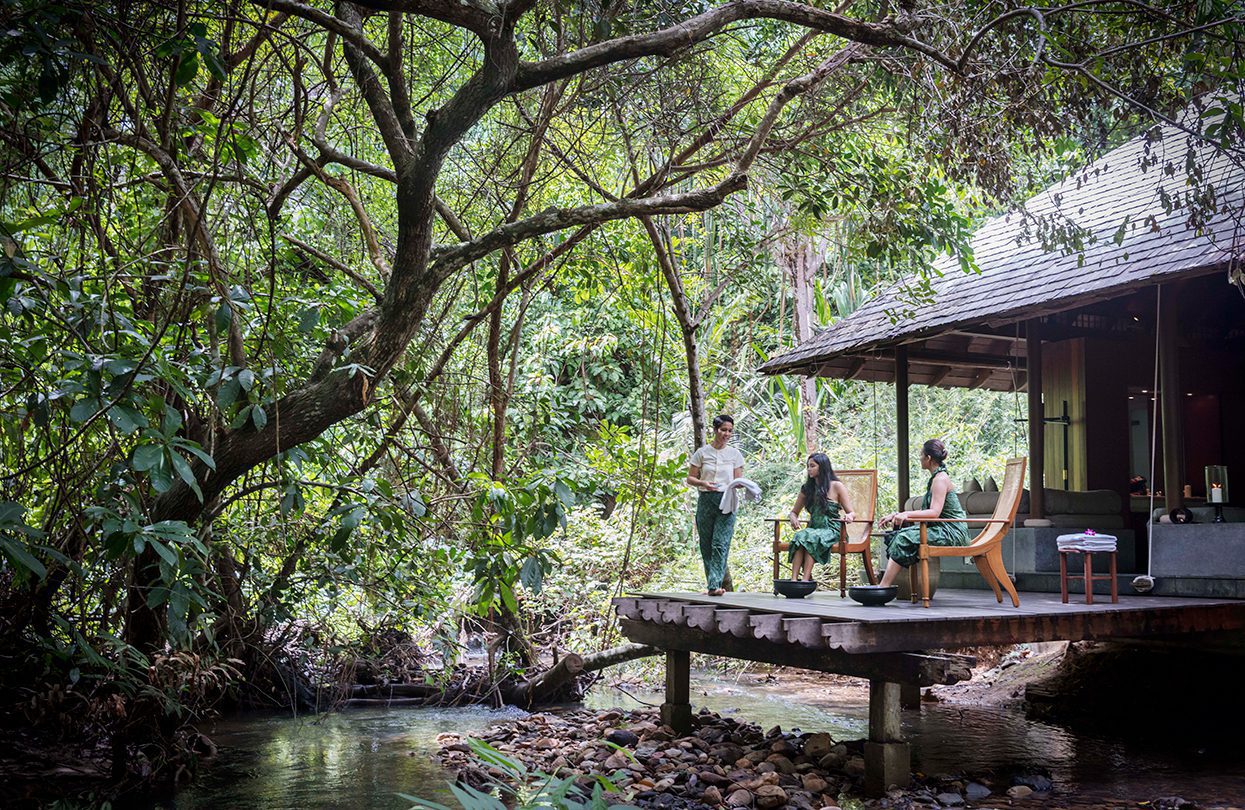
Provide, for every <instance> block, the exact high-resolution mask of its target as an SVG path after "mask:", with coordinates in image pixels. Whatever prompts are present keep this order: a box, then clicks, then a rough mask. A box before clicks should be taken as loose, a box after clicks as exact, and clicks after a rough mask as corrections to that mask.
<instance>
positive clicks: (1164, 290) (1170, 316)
mask: <svg viewBox="0 0 1245 810" xmlns="http://www.w3.org/2000/svg"><path fill="white" fill-rule="evenodd" d="M1159 289H1160V290H1161V294H1162V296H1163V300H1162V303H1161V305H1160V308H1159V318H1158V330H1159V403H1158V405H1159V408H1158V410H1160V411H1161V413H1162V423H1163V493H1164V497H1165V498H1166V501H1167V503H1166V504H1164V505H1165V506H1166V508H1167V511H1169V512H1170V511H1171V510H1173V509H1178V508H1180V507H1182V506H1184V477H1185V466H1184V396H1183V395H1182V394H1181V393H1180V343H1179V342H1178V341H1179V337H1180V320H1179V317H1178V315H1179V307H1178V306H1177V303H1178V301H1179V299H1178V298H1177V295H1176V292H1177V290H1178V289H1179V288H1178V287H1177V286H1176V285H1175V284H1164V285H1163V286H1162V287H1160V288H1159ZM1150 486H1152V487H1153V486H1154V482H1153V481H1151V482H1150Z"/></svg>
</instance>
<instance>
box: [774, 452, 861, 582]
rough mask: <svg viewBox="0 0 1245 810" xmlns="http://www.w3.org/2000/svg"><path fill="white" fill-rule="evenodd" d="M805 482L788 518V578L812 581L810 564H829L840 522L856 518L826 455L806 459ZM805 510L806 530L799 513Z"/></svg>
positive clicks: (837, 541)
mask: <svg viewBox="0 0 1245 810" xmlns="http://www.w3.org/2000/svg"><path fill="white" fill-rule="evenodd" d="M807 472H808V480H807V481H805V482H804V486H802V487H800V494H799V496H798V497H797V498H796V499H795V506H793V507H792V508H791V512H790V514H789V515H788V519H789V520H790V521H791V527H792V528H793V529H795V530H796V532H795V535H794V536H793V537H792V538H791V548H790V550H789V551H788V559H790V560H791V578H792V579H804V580H809V579H812V578H813V563H814V562H819V563H822V564H823V565H824V564H825V563H828V562H830V555H831V553H832V551H833V549H834V547H835V546H836V545H838V543H839V540H840V539H841V537H840V526H841V521H840V518H839V515H840V514H842V520H845V521H847V522H848V523H851V522H852V520H853V518H854V517H855V516H854V515H853V514H852V505H851V503H850V502H849V500H848V494H847V487H846V486H844V485H843V482H842V481H840V480H839V477H838V476H837V475H835V474H834V468H833V467H831V466H830V459H829V458H827V457H826V454H825V453H813V454H812V455H811V456H809V457H808V466H807ZM805 508H807V509H808V528H807V529H801V528H800V510H801V509H805Z"/></svg>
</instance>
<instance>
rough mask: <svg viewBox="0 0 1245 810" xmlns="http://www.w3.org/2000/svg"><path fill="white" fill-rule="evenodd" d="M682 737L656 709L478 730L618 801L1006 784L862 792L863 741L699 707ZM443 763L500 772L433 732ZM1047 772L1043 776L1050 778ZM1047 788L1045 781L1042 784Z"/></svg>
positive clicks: (882, 802) (844, 795)
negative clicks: (613, 793)
mask: <svg viewBox="0 0 1245 810" xmlns="http://www.w3.org/2000/svg"><path fill="white" fill-rule="evenodd" d="M693 724H694V725H695V726H696V729H695V731H694V732H693V733H692V734H690V735H688V736H685V737H680V736H678V735H677V734H675V733H674V731H673V730H672V729H671V728H670V727H669V726H664V725H662V724H661V721H660V720H659V718H658V716H657V713H656V712H655V711H653V710H636V711H621V710H613V711H607V712H599V713H598V712H593V711H587V710H580V711H572V712H567V713H561V714H549V713H544V714H533V715H529V716H528V717H526V718H524V719H522V720H516V721H512V722H508V723H504V724H500V725H497V726H492V727H490V728H489V729H488V730H486V731H485V732H484V733H483V734H481V735H479V739H481V740H482V741H484V742H486V743H488V744H489V745H491V746H493V747H494V748H496V749H497V750H499V751H501V752H502V753H504V754H506V755H507V756H509V757H512V758H514V759H517V760H519V761H521V762H522V763H523V764H524V765H525V766H526V767H527V768H529V769H531V770H533V771H537V772H541V773H547V774H553V775H555V776H558V777H562V778H576V779H577V780H578V781H579V783H580V785H581V786H582V787H584V788H585V790H588V791H590V790H591V789H592V786H593V785H594V784H596V782H595V780H594V779H593V777H594V776H596V775H602V776H605V777H607V778H608V779H610V781H611V782H612V783H613V784H614V785H615V786H616V787H617V788H618V789H619V791H620V795H619V796H618V797H617V799H618V802H619V803H624V802H625V803H630V804H634V805H637V806H640V807H657V808H662V810H682V809H683V808H687V810H707V809H708V808H719V807H724V808H728V809H734V810H746V809H747V808H758V809H759V810H773V809H774V808H794V809H795V810H825V809H827V808H831V809H832V808H838V807H840V806H841V805H840V803H848V804H850V805H851V806H853V807H862V806H864V807H877V808H891V809H892V810H907V809H908V808H919V807H928V808H932V807H964V806H976V807H981V806H989V805H983V804H981V803H982V802H989V801H993V802H995V803H996V804H997V805H1000V806H1006V805H1008V804H1009V803H1010V802H1009V797H1008V795H1007V788H1008V787H1009V785H1010V783H1006V784H1004V783H999V784H992V783H991V782H990V781H988V780H987V779H985V778H977V779H974V780H972V781H969V780H967V779H957V778H954V777H950V776H928V777H927V776H924V775H922V774H916V775H915V776H914V778H913V782H912V784H911V785H910V786H909V787H908V788H907V789H905V790H892V791H891V792H890V793H888V794H887V796H886V797H884V798H882V799H877V800H872V801H867V802H866V801H865V800H863V799H862V798H860V797H861V796H862V795H863V782H864V770H865V763H864V758H863V756H862V753H863V746H864V741H863V740H854V741H836V740H834V739H832V738H831V737H830V735H829V734H825V733H801V732H799V731H792V732H783V731H782V729H781V728H779V727H777V726H775V727H774V728H772V729H770V730H769V731H762V730H761V728H760V726H758V725H756V724H754V723H747V722H740V721H738V720H735V719H733V718H729V717H721V716H720V715H717V714H713V713H711V712H708V711H702V712H701V713H700V714H697V715H695V716H694V717H693ZM437 742H438V744H439V746H440V749H439V757H440V760H441V762H442V763H443V764H444V765H445V766H446V767H447V768H448V769H450V770H451V771H452V772H454V773H455V774H456V776H457V778H458V780H459V781H460V782H463V783H466V784H469V785H473V786H475V787H481V788H483V787H486V786H487V785H488V784H489V783H490V782H491V781H494V780H496V779H497V778H498V777H500V776H501V772H500V771H498V770H497V769H490V768H489V767H488V766H486V765H483V764H482V763H480V762H479V761H477V760H475V759H474V758H473V757H472V755H471V749H470V748H469V747H468V746H467V745H466V744H465V742H464V741H463V740H462V738H460V737H459V736H458V735H456V734H442V735H439V736H438V737H437ZM1049 784H1050V783H1049V780H1047V782H1046V785H1047V786H1049ZM1049 789H1050V788H1049V787H1047V790H1049Z"/></svg>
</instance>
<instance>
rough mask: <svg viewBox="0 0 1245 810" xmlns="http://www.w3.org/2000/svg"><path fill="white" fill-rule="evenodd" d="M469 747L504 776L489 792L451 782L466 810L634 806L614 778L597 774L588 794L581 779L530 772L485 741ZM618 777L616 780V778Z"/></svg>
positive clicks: (431, 808) (434, 806)
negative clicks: (623, 799) (624, 799)
mask: <svg viewBox="0 0 1245 810" xmlns="http://www.w3.org/2000/svg"><path fill="white" fill-rule="evenodd" d="M467 744H468V745H469V746H470V747H471V753H472V755H473V756H474V757H475V759H476V761H477V762H478V763H479V765H480V766H481V767H484V768H489V769H495V770H497V771H500V772H501V774H502V775H501V776H498V777H494V776H489V782H490V784H489V785H487V786H486V789H480V788H476V787H472V786H471V785H467V784H458V783H453V782H451V783H449V788H450V791H451V792H452V793H453V794H454V798H456V799H458V802H459V806H460V807H461V808H463V810H528V808H544V807H547V808H555V809H556V810H606V808H620V810H624V809H625V810H630V808H632V807H633V806H632V805H628V804H623V803H622V802H620V801H617V799H619V798H620V795H621V791H620V789H619V788H618V787H617V786H616V785H615V784H614V783H613V781H611V778H610V777H605V776H601V775H596V776H594V777H592V778H593V780H594V784H593V786H592V790H591V791H589V792H588V793H587V794H586V795H585V793H584V791H583V790H582V789H581V788H580V787H579V786H578V785H577V784H576V780H577V777H573V776H567V777H557V776H552V775H550V774H547V773H541V772H539V771H531V770H528V768H527V766H525V765H524V764H523V763H522V762H520V761H519V760H517V759H515V758H513V757H509V756H506V755H505V754H503V753H502V752H501V751H498V750H497V749H496V748H494V747H492V746H491V745H489V744H488V743H486V742H482V741H481V740H476V739H469V740H468V741H467ZM615 778H616V777H615ZM398 796H400V797H401V798H403V799H405V800H406V801H409V802H412V805H411V810H416V808H426V810H450V809H449V808H448V807H446V806H445V805H443V804H438V803H437V802H431V801H428V800H426V799H420V798H417V797H415V796H408V795H407V794H405V793H399V794H398Z"/></svg>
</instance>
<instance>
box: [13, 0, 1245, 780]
mask: <svg viewBox="0 0 1245 810" xmlns="http://www.w3.org/2000/svg"><path fill="white" fill-rule="evenodd" d="M0 16H2V17H3V25H2V26H0V54H2V55H3V58H2V60H0V120H2V122H3V125H2V128H0V131H2V135H0V170H2V172H3V181H2V184H0V241H2V245H3V248H4V251H3V253H2V254H0V304H2V305H3V308H2V311H0V437H2V438H0V442H2V443H0V476H2V477H0V553H2V555H3V556H2V557H0V673H2V674H0V716H2V717H3V722H2V724H0V725H3V727H4V731H3V732H2V733H0V738H3V742H0V749H2V750H3V751H4V754H5V755H4V756H3V757H0V760H5V761H7V762H9V763H12V764H11V766H6V767H11V771H10V773H6V774H5V776H6V777H7V776H10V775H12V774H15V773H19V772H20V773H21V774H22V775H23V776H24V777H26V778H29V779H37V778H39V777H40V775H41V774H52V773H60V774H61V775H62V776H63V775H64V772H63V771H60V770H58V769H59V768H62V767H63V765H64V763H66V762H71V763H74V768H75V771H74V772H75V773H76V774H78V775H80V776H82V777H83V778H101V779H106V780H108V781H110V782H111V784H112V785H114V786H115V789H117V790H122V789H127V788H132V787H134V786H136V785H142V784H146V783H148V782H150V781H153V780H172V779H177V778H180V777H181V776H182V775H184V774H185V773H188V772H189V771H190V770H192V769H193V767H194V762H195V758H196V756H197V754H200V753H203V751H202V747H203V746H204V745H207V744H208V743H206V742H205V741H203V740H201V739H200V738H199V736H198V735H197V733H196V732H195V729H194V724H195V722H196V721H198V720H201V719H203V718H204V717H206V716H208V715H210V714H211V713H213V712H219V711H227V710H230V709H233V708H237V707H264V708H269V709H278V710H286V711H307V710H309V709H313V708H316V707H317V706H318V707H320V708H324V707H326V706H331V705H334V703H336V702H338V701H340V700H344V699H347V698H349V697H350V696H351V695H352V694H353V693H352V692H351V690H350V687H351V686H352V685H366V684H372V683H381V682H386V681H399V682H410V681H420V682H425V681H426V682H427V683H429V684H432V685H433V686H435V687H436V689H434V690H432V691H431V692H430V694H431V693H432V692H435V694H437V695H439V697H440V699H444V700H482V701H500V700H504V699H506V696H507V694H508V693H507V691H506V687H505V685H506V684H514V683H516V682H521V681H522V680H523V676H524V673H529V674H530V673H532V672H539V671H541V670H543V669H544V668H546V667H548V666H549V665H551V664H552V663H553V661H554V659H555V658H556V657H559V656H562V655H565V653H567V652H576V653H580V654H589V653H594V652H599V651H602V650H606V649H609V648H611V647H613V646H614V645H616V644H618V643H619V642H620V639H619V638H618V636H617V634H616V632H615V631H614V628H613V625H612V618H611V613H610V610H609V599H610V597H612V596H614V595H617V594H619V593H621V592H622V591H624V590H626V589H636V588H644V587H648V588H699V587H703V583H702V581H701V577H702V575H701V571H700V561H699V556H698V553H697V550H696V543H695V539H694V536H693V528H692V511H691V503H692V494H691V493H690V492H689V491H688V489H687V488H686V486H685V485H684V484H683V478H684V477H685V475H686V470H687V457H688V455H689V454H690V452H691V451H692V450H693V449H694V447H695V446H696V445H697V444H699V443H703V441H704V437H705V421H706V418H708V419H711V418H712V416H713V415H714V414H716V413H720V412H728V413H732V414H734V415H735V418H736V428H737V429H736V441H737V444H738V446H739V448H740V449H741V450H742V451H743V453H744V456H745V458H746V459H747V468H746V469H747V475H748V476H749V477H752V478H754V479H755V480H756V481H758V482H759V483H760V484H761V485H762V487H763V488H764V490H765V499H764V502H763V503H762V504H761V505H759V506H757V505H749V506H748V507H746V510H745V512H744V513H743V516H742V518H741V521H740V524H739V527H738V529H737V532H736V536H735V544H734V548H733V552H732V566H731V568H732V572H733V575H734V582H735V586H736V587H737V588H745V589H761V590H766V589H768V578H769V575H770V574H769V570H770V569H769V559H768V554H769V537H770V534H769V532H770V529H769V525H768V524H766V523H765V522H764V519H765V518H766V517H769V516H771V515H775V514H779V513H780V512H785V510H786V509H788V508H789V507H790V504H791V502H792V501H793V500H794V497H795V494H796V489H797V488H798V485H799V483H800V481H801V477H802V474H803V473H802V470H803V458H804V455H805V453H806V451H807V450H808V449H810V448H814V447H820V448H822V449H824V450H825V451H826V452H828V453H829V455H830V457H831V459H832V460H833V462H834V463H835V465H836V466H838V467H841V468H860V467H870V468H872V467H876V468H877V469H879V471H880V474H881V480H880V489H879V492H880V501H881V502H880V504H879V509H882V510H887V509H890V508H892V507H894V506H895V504H894V498H895V494H894V493H895V469H894V467H895V464H894V453H895V450H894V448H895V437H894V435H893V431H894V427H893V413H894V392H893V389H892V388H891V387H890V386H886V385H876V384H870V383H863V382H856V381H836V380H824V379H810V380H795V379H784V378H769V377H765V376H761V375H758V374H757V373H756V372H755V369H756V367H757V366H758V365H759V364H760V363H761V362H763V361H764V360H766V359H767V358H769V357H771V356H774V355H775V354H777V353H780V352H782V351H784V350H787V349H789V348H791V347H792V346H794V345H797V344H798V343H799V342H802V341H804V340H807V339H809V337H810V336H811V335H812V334H813V333H814V331H815V329H816V328H817V327H819V326H824V325H826V324H829V323H832V322H834V321H835V320H836V319H839V318H842V317H844V316H846V315H848V314H849V313H851V312H852V311H853V310H854V309H855V308H856V307H857V306H859V305H860V303H862V302H863V301H865V300H867V299H868V298H869V297H870V296H871V295H872V294H873V293H874V292H875V291H876V290H878V289H879V288H880V287H882V286H884V285H889V284H892V283H896V282H900V281H901V280H903V281H902V283H904V284H905V285H906V288H907V290H908V294H909V295H910V300H912V301H914V302H915V301H921V300H924V299H925V298H926V297H927V296H928V289H927V287H926V286H925V283H924V281H923V280H924V279H927V278H928V277H929V276H930V274H931V273H933V272H967V273H972V272H976V267H975V264H974V261H973V256H972V251H971V246H970V244H969V238H970V236H971V232H972V230H973V228H974V226H975V224H976V223H978V222H980V221H981V220H982V219H983V218H984V217H987V216H990V215H993V214H997V213H1000V212H1002V211H1006V210H1009V209H1010V208H1012V207H1014V206H1015V205H1017V204H1018V203H1019V202H1022V201H1023V200H1024V199H1025V198H1026V197H1027V196H1029V195H1031V194H1033V193H1035V192H1036V191H1038V190H1040V189H1042V188H1044V187H1046V186H1047V185H1049V184H1050V183H1052V182H1055V181H1057V180H1060V179H1062V178H1064V177H1067V176H1069V175H1070V174H1071V173H1073V172H1075V170H1076V169H1077V167H1079V166H1082V165H1084V164H1085V163H1086V162H1088V161H1089V160H1091V159H1093V158H1094V157H1095V156H1096V155H1098V154H1100V153H1101V152H1103V151H1104V150H1106V149H1109V148H1111V147H1112V146H1114V145H1117V144H1119V143H1120V142H1122V141H1123V140H1125V139H1127V138H1129V137H1132V136H1134V135H1136V134H1138V133H1141V132H1145V131H1147V129H1148V128H1149V127H1151V126H1153V125H1154V124H1155V123H1156V122H1159V121H1163V120H1169V119H1172V118H1174V117H1177V116H1180V117H1181V119H1180V120H1181V121H1182V122H1183V123H1184V126H1185V128H1186V131H1187V133H1188V135H1189V138H1191V139H1193V138H1210V139H1218V140H1221V141H1222V142H1223V143H1224V145H1225V146H1227V145H1228V144H1229V143H1230V142H1235V141H1233V139H1235V138H1237V137H1238V136H1239V133H1240V131H1241V123H1242V111H1241V107H1240V104H1239V101H1230V102H1228V103H1220V102H1206V103H1203V102H1201V101H1199V100H1200V99H1206V98H1208V97H1210V96H1209V92H1210V91H1214V90H1220V89H1225V88H1226V89H1229V90H1230V89H1232V88H1234V87H1235V88H1237V90H1238V91H1239V87H1240V83H1241V81H1242V79H1243V76H1245V68H1243V67H1242V66H1243V65H1245V61H1243V60H1242V58H1241V57H1242V54H1241V44H1242V10H1241V7H1240V5H1239V4H1237V3H1231V2H1224V1H1223V0H1197V2H1194V1H1193V0H1189V1H1188V2H1172V3H1164V4H1161V5H1156V6H1150V5H1146V4H1144V3H1140V2H1086V3H1074V4H1069V5H1067V6H1063V7H1057V8H1046V9H1043V10H1035V9H1030V8H1028V7H1025V6H1023V5H1021V4H1015V3H1007V2H1004V3H1000V2H985V1H984V0H983V1H982V2H964V3H956V4H951V5H945V4H925V3H920V2H915V3H914V2H901V3H898V4H891V3H887V2H877V1H876V0H868V1H867V2H851V1H850V0H848V2H844V3H842V4H841V6H839V7H838V8H837V9H835V8H834V7H833V6H832V5H831V4H829V3H821V2H813V3H808V4H796V3H787V2H779V0H748V1H747V2H743V1H741V2H726V3H711V2H702V0H651V1H649V0H645V1H644V2H628V1H627V0H589V1H587V2H569V1H568V0H539V2H536V1H534V0H509V2H496V3H494V2H489V1H488V0H464V2H435V1H434V0H393V2H385V1H383V0H376V1H375V2H361V3H346V2H342V3H329V2H315V3H301V2H295V1H294V0H270V1H269V2H261V1H260V0H256V2H239V1H238V0H228V1H227V2H212V3H208V2H200V1H199V0H167V2H101V3H79V2H74V1H73V0H69V1H68V2H61V3H42V2H29V1H24V0H4V2H3V3H0ZM1238 98H1239V97H1238ZM1190 103H1193V104H1194V107H1192V108H1190V107H1189V105H1190ZM1190 110H1192V112H1190ZM1154 170H1155V171H1156V172H1157V171H1162V170H1171V171H1181V172H1184V171H1187V170H1189V167H1186V166H1184V165H1175V166H1174V168H1173V167H1172V166H1171V165H1168V166H1161V167H1156V168H1155V169H1154ZM1190 189H1191V190H1190V194H1189V198H1188V199H1186V200H1177V201H1173V204H1174V205H1187V206H1189V207H1190V210H1191V212H1193V211H1196V210H1198V209H1199V208H1202V209H1205V208H1211V207H1213V198H1214V194H1213V189H1209V190H1208V189H1205V188H1202V187H1199V186H1198V185H1197V180H1196V177H1192V178H1191V186H1190ZM1191 215H1192V214H1191ZM1030 225H1031V227H1032V228H1034V229H1036V230H1037V231H1038V232H1040V233H1042V234H1044V236H1045V238H1047V239H1048V240H1049V242H1050V244H1051V248H1052V250H1075V249H1076V248H1077V245H1078V239H1081V238H1082V235H1080V234H1078V233H1077V232H1076V230H1075V228H1074V227H1070V226H1068V225H1067V224H1066V223H1050V222H1033V223H1030ZM940 257H942V258H943V260H944V264H942V265H939V267H940V268H942V269H940V270H935V269H933V268H934V262H935V260H938V259H939V258H940ZM948 257H949V258H948ZM894 317H896V318H902V317H903V312H896V313H894ZM912 395H913V405H912V437H913V439H914V440H919V439H924V438H927V437H940V438H942V439H944V440H945V441H946V442H947V443H948V445H949V446H950V448H951V453H952V467H953V469H954V474H955V477H956V478H957V479H961V478H968V477H971V476H978V477H981V478H982V479H983V480H984V479H985V477H987V476H991V475H993V476H998V475H999V471H1000V470H1001V468H1002V462H1003V459H1005V458H1006V457H1008V456H1010V455H1012V454H1013V453H1015V452H1016V450H1017V448H1018V447H1023V446H1024V444H1025V437H1024V435H1023V424H1022V423H1018V422H1017V421H1016V420H1017V418H1018V417H1022V416H1023V414H1022V412H1021V407H1022V406H1021V404H1020V403H1019V402H1018V400H1017V396H1018V395H1011V394H995V393H990V392H983V391H972V390H942V389H924V388H915V389H914V390H913V394H912ZM911 468H912V473H913V480H914V481H920V480H922V479H921V478H920V477H919V476H918V470H917V465H916V460H915V459H913V460H912V462H911ZM467 665H470V667H468V666H467ZM468 672H471V673H474V674H471V675H469V674H468ZM451 687H453V688H451Z"/></svg>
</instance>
